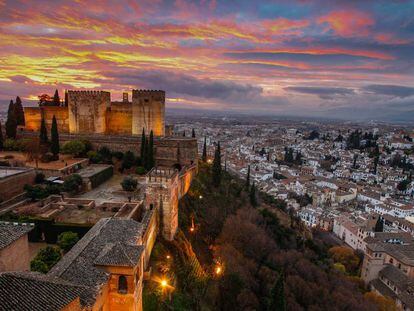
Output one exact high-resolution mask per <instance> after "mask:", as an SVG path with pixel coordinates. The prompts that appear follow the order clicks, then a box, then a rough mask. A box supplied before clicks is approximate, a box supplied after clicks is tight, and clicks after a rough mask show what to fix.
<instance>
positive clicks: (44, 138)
mask: <svg viewBox="0 0 414 311" xmlns="http://www.w3.org/2000/svg"><path fill="white" fill-rule="evenodd" d="M39 139H40V144H47V143H48V138H47V128H46V121H45V118H44V117H42V121H41V123H40V133H39Z"/></svg>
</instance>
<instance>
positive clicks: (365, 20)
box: [317, 10, 375, 37]
mask: <svg viewBox="0 0 414 311" xmlns="http://www.w3.org/2000/svg"><path fill="white" fill-rule="evenodd" d="M317 22H318V24H324V25H326V28H325V31H329V30H333V31H334V32H335V33H336V34H338V35H340V36H343V37H351V36H367V35H369V34H370V27H371V26H373V25H374V24H375V20H374V19H373V18H372V17H371V15H370V14H368V13H366V12H362V11H358V10H340V11H333V12H331V13H329V14H327V15H324V16H321V17H319V18H318V19H317Z"/></svg>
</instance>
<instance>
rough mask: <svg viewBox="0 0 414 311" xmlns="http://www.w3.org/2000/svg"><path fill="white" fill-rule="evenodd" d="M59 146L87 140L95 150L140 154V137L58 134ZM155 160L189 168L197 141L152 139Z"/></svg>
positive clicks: (193, 157) (195, 160)
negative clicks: (73, 141) (103, 149)
mask: <svg viewBox="0 0 414 311" xmlns="http://www.w3.org/2000/svg"><path fill="white" fill-rule="evenodd" d="M37 135H38V134H37V133H32V132H22V133H21V137H22V138H25V137H26V138H30V137H33V136H36V137H38V136H37ZM59 139H60V144H61V145H63V144H64V143H65V142H67V141H71V140H88V141H90V142H91V143H92V147H93V148H94V149H95V150H97V149H99V148H100V147H103V146H105V147H108V148H109V149H110V150H112V151H121V152H126V151H132V152H134V153H135V154H136V155H139V154H140V150H141V137H138V136H121V135H119V136H117V135H113V136H112V135H88V134H67V133H59ZM154 146H155V160H156V165H157V166H163V167H172V166H173V165H175V164H177V163H178V164H180V165H181V166H190V165H192V164H194V163H197V161H198V149H197V139H196V138H191V137H159V138H157V137H156V138H154Z"/></svg>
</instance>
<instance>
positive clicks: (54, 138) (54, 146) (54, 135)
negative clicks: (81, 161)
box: [50, 116, 60, 156]
mask: <svg viewBox="0 0 414 311" xmlns="http://www.w3.org/2000/svg"><path fill="white" fill-rule="evenodd" d="M50 139H51V144H50V151H51V152H52V153H53V155H55V156H57V155H58V154H59V152H60V146H59V132H58V127H57V122H56V117H55V116H53V119H52V129H51V133H50Z"/></svg>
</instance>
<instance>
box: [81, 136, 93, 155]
mask: <svg viewBox="0 0 414 311" xmlns="http://www.w3.org/2000/svg"><path fill="white" fill-rule="evenodd" d="M81 142H82V143H83V144H84V145H85V151H84V153H85V154H86V153H87V152H88V151H91V150H92V143H91V142H90V141H89V140H87V139H82V140H81Z"/></svg>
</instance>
